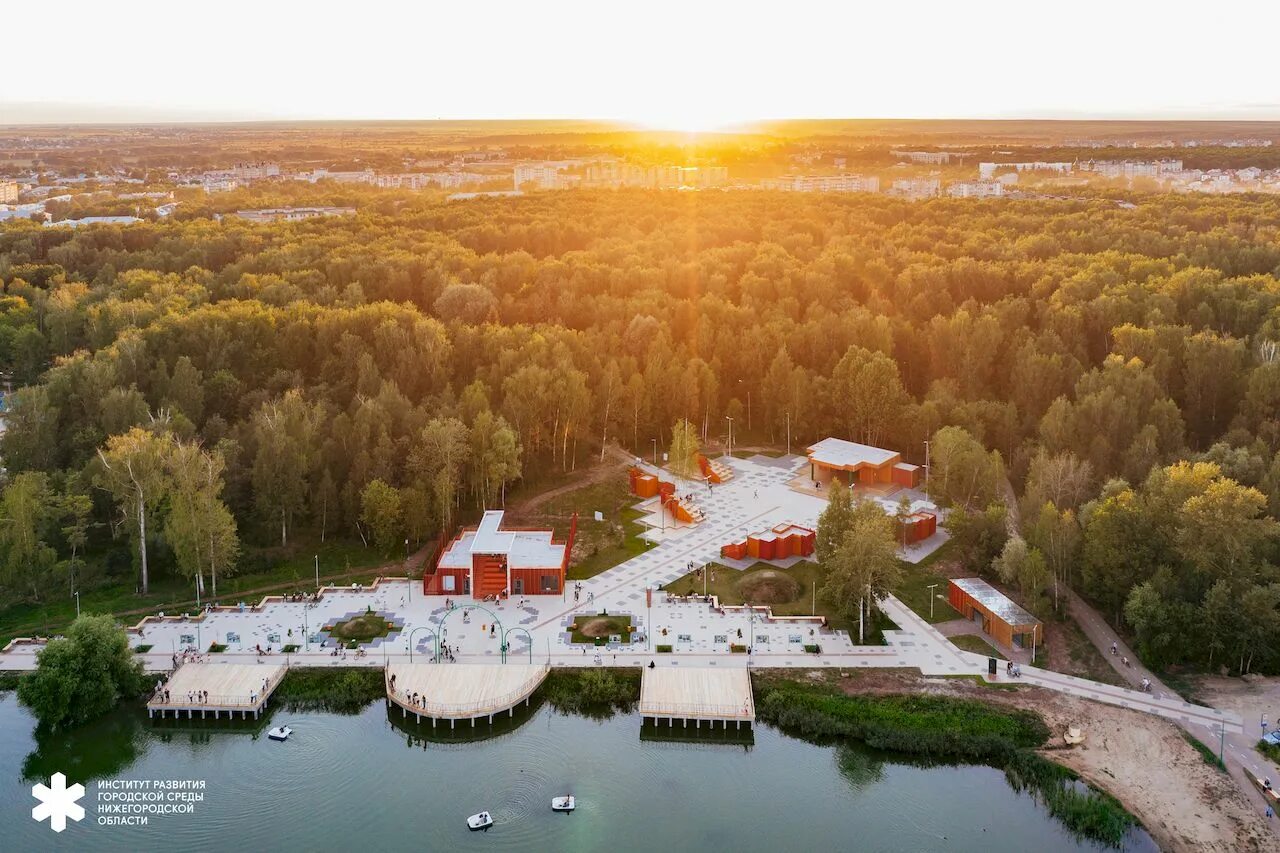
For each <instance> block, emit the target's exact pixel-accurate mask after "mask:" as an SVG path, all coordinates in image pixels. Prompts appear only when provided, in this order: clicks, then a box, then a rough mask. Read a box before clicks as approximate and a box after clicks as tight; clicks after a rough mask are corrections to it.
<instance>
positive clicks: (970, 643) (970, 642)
mask: <svg viewBox="0 0 1280 853" xmlns="http://www.w3.org/2000/svg"><path fill="white" fill-rule="evenodd" d="M948 639H949V640H951V644H952V645H953V646H956V647H958V648H961V649H964V650H965V651H966V652H975V653H976V654H980V655H986V656H987V657H994V658H999V659H1000V660H1008V658H1006V657H1005V656H1004V655H1003V654H1001V653H1000V650H999V649H997V648H996V647H995V646H993V645H991V644H990V643H988V642H987V641H986V640H984V639H983V638H982V637H979V636H978V635H977V634H961V635H960V636H958V637H949V638H948Z"/></svg>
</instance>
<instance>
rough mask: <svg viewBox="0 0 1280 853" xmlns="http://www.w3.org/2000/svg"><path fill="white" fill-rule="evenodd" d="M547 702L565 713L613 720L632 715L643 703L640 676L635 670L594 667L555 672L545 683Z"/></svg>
mask: <svg viewBox="0 0 1280 853" xmlns="http://www.w3.org/2000/svg"><path fill="white" fill-rule="evenodd" d="M543 690H544V691H545V695H546V697H547V701H548V702H550V703H551V705H552V707H554V708H555V709H556V710H557V711H560V712H562V713H566V714H568V713H576V714H585V715H587V716H612V715H613V713H614V711H615V710H617V711H630V710H631V708H632V706H634V705H635V703H636V702H637V701H639V699H640V674H639V673H637V672H635V671H633V670H617V669H604V668H603V667H593V668H591V669H581V670H572V671H570V670H556V671H554V672H552V673H551V674H550V675H548V676H547V680H546V681H544V682H543Z"/></svg>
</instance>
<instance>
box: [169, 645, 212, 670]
mask: <svg viewBox="0 0 1280 853" xmlns="http://www.w3.org/2000/svg"><path fill="white" fill-rule="evenodd" d="M206 657H208V655H205V654H202V653H200V652H199V651H197V650H196V649H194V648H186V649H183V650H182V651H180V652H175V653H174V655H173V668H174V669H177V668H178V667H179V666H180V665H181V664H184V663H204V660H205V658H206Z"/></svg>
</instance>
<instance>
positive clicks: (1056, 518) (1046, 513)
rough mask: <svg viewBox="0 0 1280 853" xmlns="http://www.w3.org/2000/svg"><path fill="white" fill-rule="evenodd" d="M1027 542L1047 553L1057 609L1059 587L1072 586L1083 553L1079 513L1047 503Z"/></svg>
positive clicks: (1047, 562)
mask: <svg viewBox="0 0 1280 853" xmlns="http://www.w3.org/2000/svg"><path fill="white" fill-rule="evenodd" d="M1027 539H1028V540H1029V541H1030V543H1031V544H1032V545H1034V546H1035V547H1036V549H1037V550H1039V551H1040V553H1042V554H1044V559H1045V563H1046V564H1047V565H1048V567H1049V574H1050V575H1051V576H1052V577H1053V607H1054V609H1055V610H1057V609H1058V608H1059V599H1058V588H1059V585H1070V584H1071V583H1072V580H1073V578H1072V576H1071V573H1072V568H1073V567H1074V566H1075V564H1076V557H1077V554H1078V552H1079V545H1080V525H1079V523H1078V522H1077V521H1076V514H1075V512H1073V511H1072V510H1069V509H1065V510H1062V511H1061V512H1059V511H1058V508H1057V507H1056V506H1054V505H1053V503H1051V502H1046V503H1045V504H1044V505H1043V506H1042V507H1040V512H1039V514H1038V515H1037V516H1036V518H1035V521H1034V522H1033V523H1032V524H1031V526H1030V528H1029V529H1028V530H1027Z"/></svg>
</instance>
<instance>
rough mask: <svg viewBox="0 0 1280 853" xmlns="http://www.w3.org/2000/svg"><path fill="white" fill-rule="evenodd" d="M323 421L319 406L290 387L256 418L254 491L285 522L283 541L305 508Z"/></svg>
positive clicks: (264, 509) (263, 508) (269, 515)
mask: <svg viewBox="0 0 1280 853" xmlns="http://www.w3.org/2000/svg"><path fill="white" fill-rule="evenodd" d="M321 420H322V413H321V411H320V408H319V407H318V406H312V405H310V404H308V403H307V402H306V401H305V400H304V399H303V398H302V395H301V394H300V393H298V391H296V390H291V391H288V392H287V393H285V395H284V396H282V397H281V398H280V399H278V400H275V401H274V402H270V403H266V404H264V405H263V406H262V407H261V408H260V409H258V411H257V413H256V414H255V416H254V419H253V428H254V437H255V439H256V440H257V445H258V452H257V454H256V456H255V457H254V461H253V491H254V498H255V501H256V502H257V505H258V509H259V511H261V512H262V514H263V515H264V516H265V517H267V518H272V517H274V518H277V519H279V522H280V544H281V545H282V546H283V545H288V544H289V523H290V519H292V517H293V516H294V515H296V514H297V513H299V512H301V511H302V510H303V508H304V507H305V506H306V500H307V487H308V477H307V475H308V473H309V472H310V471H311V468H312V459H313V455H314V454H315V452H316V447H315V437H316V433H317V431H318V429H319V426H320V422H321Z"/></svg>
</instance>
